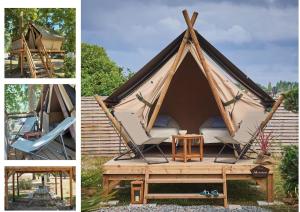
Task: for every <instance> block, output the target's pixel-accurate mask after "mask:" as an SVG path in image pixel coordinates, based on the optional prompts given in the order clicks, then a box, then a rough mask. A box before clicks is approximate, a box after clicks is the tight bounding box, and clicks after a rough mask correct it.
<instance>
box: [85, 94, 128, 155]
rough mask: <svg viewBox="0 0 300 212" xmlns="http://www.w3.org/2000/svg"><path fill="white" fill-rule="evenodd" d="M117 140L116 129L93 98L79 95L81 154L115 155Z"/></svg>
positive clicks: (116, 152)
mask: <svg viewBox="0 0 300 212" xmlns="http://www.w3.org/2000/svg"><path fill="white" fill-rule="evenodd" d="M119 141H120V138H119V135H118V133H117V131H116V130H115V129H114V127H113V126H112V124H111V123H110V121H109V119H108V118H107V116H106V114H105V113H104V111H103V110H102V109H101V107H100V106H99V104H98V103H97V102H96V100H95V98H94V97H81V154H82V155H89V156H115V155H117V154H118V153H119ZM122 148H125V147H124V145H123V147H122Z"/></svg>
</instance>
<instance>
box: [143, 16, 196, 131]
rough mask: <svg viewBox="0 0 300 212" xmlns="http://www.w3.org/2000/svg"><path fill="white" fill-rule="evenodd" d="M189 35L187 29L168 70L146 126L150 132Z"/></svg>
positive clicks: (193, 17)
mask: <svg viewBox="0 0 300 212" xmlns="http://www.w3.org/2000/svg"><path fill="white" fill-rule="evenodd" d="M197 16H198V13H196V12H194V14H193V16H192V20H191V23H192V25H194V23H195V21H196V18H197ZM189 37H190V33H189V30H186V31H185V34H184V36H183V39H182V41H181V44H180V46H179V49H178V52H177V54H176V57H175V60H174V62H173V64H172V66H171V68H170V69H169V71H168V75H167V78H166V80H165V82H164V85H163V88H162V90H161V93H160V95H159V98H158V100H157V103H156V105H155V108H154V110H153V113H152V115H151V117H150V120H149V123H148V125H147V128H146V131H147V132H150V130H151V129H152V127H153V125H154V122H155V120H156V118H157V115H158V112H159V110H160V108H161V105H162V103H163V101H164V98H165V96H166V94H167V91H168V88H169V86H170V84H171V81H172V78H173V76H174V74H175V73H176V70H177V66H178V64H179V61H180V58H181V56H182V54H183V51H184V48H185V46H186V43H187V42H188V39H189Z"/></svg>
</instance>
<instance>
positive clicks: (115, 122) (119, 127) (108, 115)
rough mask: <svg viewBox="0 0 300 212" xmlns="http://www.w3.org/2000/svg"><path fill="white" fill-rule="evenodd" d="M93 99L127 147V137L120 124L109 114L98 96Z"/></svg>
mask: <svg viewBox="0 0 300 212" xmlns="http://www.w3.org/2000/svg"><path fill="white" fill-rule="evenodd" d="M95 99H96V101H97V102H98V104H99V105H100V107H101V108H102V110H103V111H104V112H105V114H106V115H107V117H108V118H109V120H110V121H111V122H112V124H113V125H114V127H115V129H116V130H117V131H118V132H119V133H120V135H121V136H122V138H123V139H124V141H125V144H126V145H127V143H128V141H129V138H128V135H127V134H126V132H125V131H124V130H123V129H122V126H121V124H120V122H119V121H118V120H117V119H116V118H115V117H114V116H113V115H112V114H111V112H110V111H109V110H108V108H107V107H106V105H105V103H104V102H103V100H102V99H101V97H100V96H97V95H96V96H95Z"/></svg>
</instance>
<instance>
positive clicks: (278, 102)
mask: <svg viewBox="0 0 300 212" xmlns="http://www.w3.org/2000/svg"><path fill="white" fill-rule="evenodd" d="M283 100H284V95H283V94H281V95H280V96H279V98H278V99H277V100H276V102H275V103H274V105H273V107H272V109H271V111H270V112H269V114H268V115H267V117H266V118H265V120H264V121H263V122H262V123H261V124H260V126H259V129H260V130H262V129H263V128H265V126H266V125H267V124H268V122H269V121H270V119H271V118H272V117H273V115H274V113H275V112H276V110H277V109H278V107H279V106H280V105H281V103H282V102H283ZM260 130H258V131H260Z"/></svg>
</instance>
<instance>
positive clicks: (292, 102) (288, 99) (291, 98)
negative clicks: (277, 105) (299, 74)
mask: <svg viewBox="0 0 300 212" xmlns="http://www.w3.org/2000/svg"><path fill="white" fill-rule="evenodd" d="M284 97H285V99H284V108H285V109H286V110H289V111H292V112H294V113H297V112H298V104H299V103H298V88H295V89H293V90H291V91H289V92H288V93H286V94H285V96H284Z"/></svg>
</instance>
